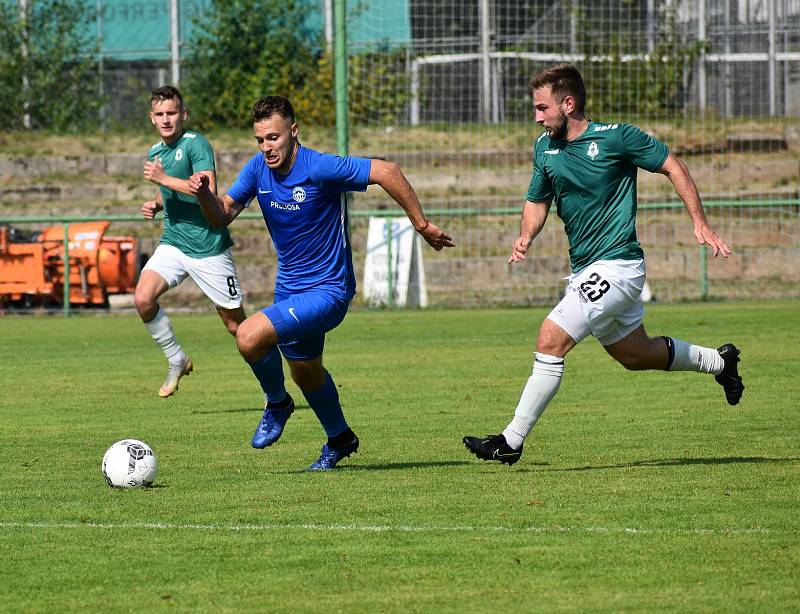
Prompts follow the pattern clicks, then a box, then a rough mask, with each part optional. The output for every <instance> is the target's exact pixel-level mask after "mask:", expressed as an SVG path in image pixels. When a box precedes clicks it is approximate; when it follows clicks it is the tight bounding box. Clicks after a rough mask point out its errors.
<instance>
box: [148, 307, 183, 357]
mask: <svg viewBox="0 0 800 614" xmlns="http://www.w3.org/2000/svg"><path fill="white" fill-rule="evenodd" d="M144 325H145V326H146V327H147V330H148V331H150V336H151V337H152V338H153V339H154V340H155V342H156V343H157V344H158V346H159V347H160V348H161V349H162V350H163V351H164V356H166V357H167V360H169V361H170V362H181V361H183V360H185V359H186V354H184V353H183V350H181V346H180V345H178V341H177V340H176V339H175V333H173V332H172V323H171V322H170V321H169V318H168V317H167V314H166V312H165V311H164V310H163V309H161V307H159V308H158V311H157V312H156V317H155V318H153V319H152V320H150V321H149V322H145V323H144Z"/></svg>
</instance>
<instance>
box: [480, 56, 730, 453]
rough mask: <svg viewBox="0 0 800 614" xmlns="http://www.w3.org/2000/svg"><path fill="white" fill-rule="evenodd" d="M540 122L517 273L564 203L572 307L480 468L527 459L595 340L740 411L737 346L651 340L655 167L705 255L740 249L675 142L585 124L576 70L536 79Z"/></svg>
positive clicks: (484, 445)
mask: <svg viewBox="0 0 800 614" xmlns="http://www.w3.org/2000/svg"><path fill="white" fill-rule="evenodd" d="M531 95H532V98H533V103H534V109H535V114H536V122H537V123H538V124H539V125H541V126H542V127H544V129H545V132H544V133H543V134H542V135H541V136H540V137H539V139H538V140H537V142H536V146H535V148H534V170H533V176H532V178H531V183H530V186H529V188H528V193H527V195H526V203H525V206H524V209H523V212H522V222H521V224H520V236H519V238H517V239H516V240H515V241H514V244H513V246H512V248H511V257H510V258H509V260H508V262H509V263H515V262H520V261H523V260H525V259H526V257H527V254H528V249H529V248H530V245H531V243H532V242H533V240H534V239H535V238H536V236H537V235H538V234H539V232H540V231H541V230H542V227H543V226H544V223H545V220H546V219H547V214H548V212H549V211H550V206H551V204H552V203H553V202H555V203H556V208H557V211H558V215H559V217H560V218H561V219H562V220H563V221H564V230H565V231H566V233H567V238H568V239H569V255H570V261H571V266H572V275H571V276H570V277H569V282H568V285H567V289H566V293H565V296H564V298H563V299H562V301H561V302H560V303H559V304H558V305H557V306H556V307H555V308H554V309H553V311H551V312H550V314H549V315H548V316H547V318H546V319H545V320H544V322H543V323H542V325H541V328H540V330H539V337H538V340H537V343H536V358H535V361H534V365H533V373H532V374H531V376H530V378H529V379H528V381H527V383H526V385H525V387H524V389H523V391H522V396H521V398H520V400H519V404H518V405H517V408H516V410H515V412H514V418H513V419H512V420H511V422H510V423H509V424H508V426H507V427H506V428H505V430H504V431H503V432H502V433H499V434H497V435H488V436H486V437H473V436H466V437H464V445H465V446H466V447H467V449H469V450H470V451H471V452H472V453H473V454H475V455H476V456H477V457H478V458H481V459H483V460H494V461H499V462H501V463H506V464H508V465H513V464H514V463H516V462H517V461H518V460H519V458H520V456H521V455H522V445H523V443H524V441H525V438H526V437H527V436H528V434H529V433H530V431H531V429H532V428H533V426H534V425H535V424H536V422H537V420H538V419H539V417H540V416H541V415H542V412H543V411H544V410H545V408H546V407H547V404H548V403H549V402H550V400H551V399H552V398H553V397H554V396H555V394H556V392H557V391H558V388H559V386H560V384H561V378H562V376H563V374H564V357H565V356H566V354H567V353H568V352H569V351H570V350H571V349H572V348H573V347H575V345H577V344H578V343H580V342H581V341H582V340H583V339H585V338H586V337H588V336H589V335H592V336H594V337H595V338H596V339H597V340H598V341H599V342H600V343H601V344H602V345H603V347H604V348H605V350H606V351H607V352H608V353H609V354H610V355H611V356H612V357H613V358H614V359H615V360H617V361H618V362H619V363H620V364H622V365H623V366H624V367H625V368H627V369H631V370H641V369H664V370H667V371H698V372H702V373H710V374H713V375H714V376H715V378H716V381H717V382H718V383H719V384H720V385H722V387H723V389H724V391H725V397H726V399H727V401H728V403H729V404H730V405H736V404H737V403H738V402H739V399H740V398H741V396H742V392H743V391H744V385H743V384H742V378H741V377H740V376H739V372H738V367H737V363H738V362H739V350H738V349H737V348H736V347H735V346H734V345H733V344H730V343H728V344H725V345H723V346H721V347H720V348H719V349H713V348H707V347H702V346H698V345H693V344H690V343H686V342H684V341H681V340H679V339H675V338H672V337H650V336H648V335H647V333H646V332H645V330H644V326H643V324H642V318H643V315H644V309H643V308H642V303H641V300H640V295H641V293H642V288H643V286H644V282H645V264H644V253H643V252H642V248H641V246H640V245H639V241H638V240H637V238H636V173H637V169H638V168H643V169H645V170H647V171H650V172H653V173H661V174H663V175H666V177H667V178H668V179H669V180H670V181H671V182H672V185H673V187H674V188H675V191H676V192H677V194H678V196H679V197H680V199H681V201H683V204H684V206H685V207H686V210H687V212H688V213H689V217H690V218H691V220H692V224H693V225H694V236H695V238H696V239H697V242H698V243H699V244H701V245H703V244H705V245H708V246H710V247H711V248H712V249H713V252H714V256H715V257H716V256H717V255H722V256H723V257H725V258H727V257H728V256H729V255H730V254H731V250H730V248H729V247H728V245H727V244H726V243H725V241H723V240H722V239H721V238H720V237H719V236H718V235H717V233H716V232H714V230H713V229H712V228H711V226H710V225H709V223H708V220H707V219H706V216H705V213H704V211H703V205H702V204H701V202H700V196H699V194H698V193H697V187H696V186H695V184H694V181H693V180H692V178H691V175H690V174H689V170H688V169H687V167H686V165H685V164H684V163H683V162H682V161H681V160H679V159H678V158H676V157H675V156H674V155H673V154H671V153H670V152H669V149H668V148H667V146H666V145H665V144H664V143H661V142H660V141H658V140H656V139H654V138H653V137H651V136H649V135H647V134H645V133H644V132H642V131H641V130H640V129H638V128H636V127H635V126H630V125H627V124H621V123H597V122H593V121H589V120H588V119H587V118H586V117H585V115H584V103H585V101H586V89H585V86H584V83H583V79H582V78H581V75H580V73H579V72H578V70H577V69H576V68H575V67H574V66H572V65H569V64H560V65H557V66H554V67H552V68H549V69H546V70H544V71H542V72H540V73H538V74H537V75H535V76H534V77H533V79H532V80H531Z"/></svg>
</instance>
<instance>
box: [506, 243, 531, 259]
mask: <svg viewBox="0 0 800 614" xmlns="http://www.w3.org/2000/svg"><path fill="white" fill-rule="evenodd" d="M530 244H531V243H530V241H529V240H528V239H526V238H525V237H519V238H518V239H517V240H516V241H514V244H513V245H512V246H511V256H509V258H508V263H509V264H511V263H512V262H519V261H520V260H525V258H526V257H527V254H528V247H530Z"/></svg>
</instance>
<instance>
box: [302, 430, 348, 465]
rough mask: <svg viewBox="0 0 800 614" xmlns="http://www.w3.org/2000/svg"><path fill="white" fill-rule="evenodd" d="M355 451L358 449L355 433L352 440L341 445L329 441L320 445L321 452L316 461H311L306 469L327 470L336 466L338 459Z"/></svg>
mask: <svg viewBox="0 0 800 614" xmlns="http://www.w3.org/2000/svg"><path fill="white" fill-rule="evenodd" d="M356 451H358V437H356V436H355V434H353V439H352V441H350V442H348V443H345V444H343V445H341V446H333V445H331V444H330V443H326V444H325V445H324V446H322V454H320V456H319V458H318V459H317V460H316V461H314V462H313V463H311V465H310V466H309V468H308V470H309V471H328V470H330V469H333V468H334V467H336V465H337V463H338V462H339V461H340V460H342V459H343V458H347V457H348V456H350V455H351V454H353V453H354V452H356Z"/></svg>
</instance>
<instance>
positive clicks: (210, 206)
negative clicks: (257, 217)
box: [187, 173, 244, 228]
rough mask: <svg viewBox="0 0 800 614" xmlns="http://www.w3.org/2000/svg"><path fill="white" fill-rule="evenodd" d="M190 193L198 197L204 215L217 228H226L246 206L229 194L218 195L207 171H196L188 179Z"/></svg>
mask: <svg viewBox="0 0 800 614" xmlns="http://www.w3.org/2000/svg"><path fill="white" fill-rule="evenodd" d="M187 184H188V186H189V194H191V195H192V196H194V197H195V198H197V202H199V203H200V208H201V209H202V210H203V215H205V216H206V219H207V220H208V221H209V223H210V224H211V225H212V226H214V227H215V228H225V227H226V226H228V225H229V224H230V223H231V222H232V221H233V220H235V219H236V216H237V215H239V214H240V213H241V212H242V210H243V209H244V207H243V206H242V205H240V204H239V203H237V202H236V201H234V200H233V199H232V198H231V197H230V196H228V195H227V194H226V195H225V196H223V197H221V198H220V197H219V196H217V195H216V194H215V193H214V192H212V191H211V187H210V185H209V178H208V175H207V174H205V173H195V174H194V175H192V176H191V177H189V179H188V180H187Z"/></svg>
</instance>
